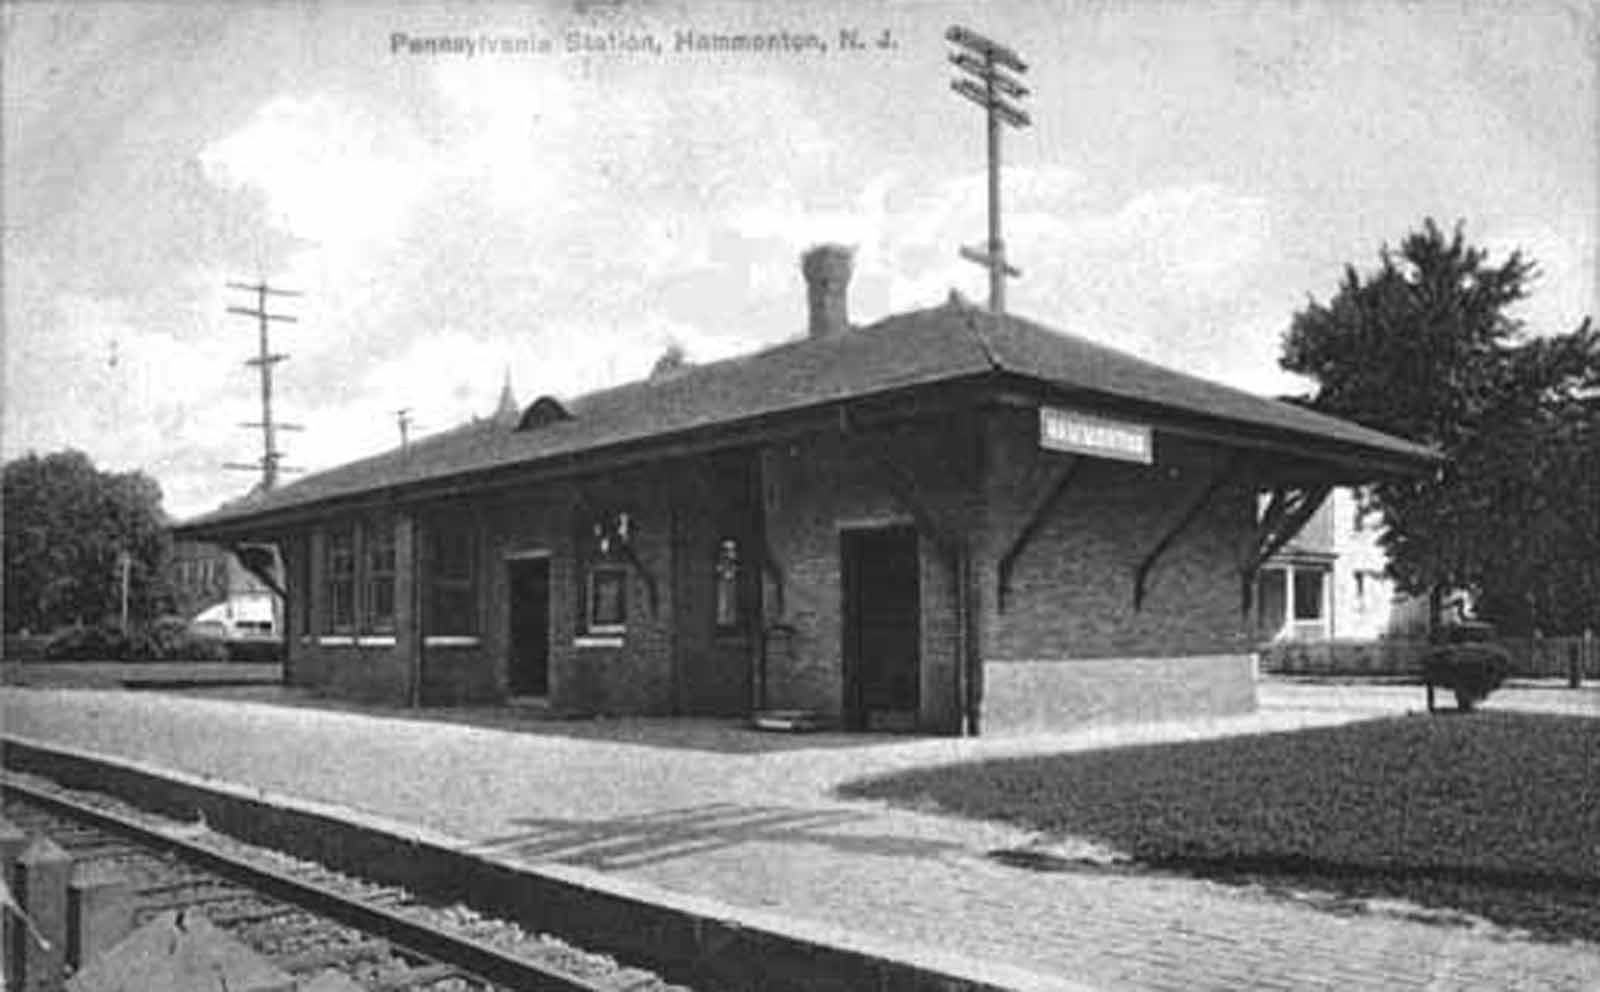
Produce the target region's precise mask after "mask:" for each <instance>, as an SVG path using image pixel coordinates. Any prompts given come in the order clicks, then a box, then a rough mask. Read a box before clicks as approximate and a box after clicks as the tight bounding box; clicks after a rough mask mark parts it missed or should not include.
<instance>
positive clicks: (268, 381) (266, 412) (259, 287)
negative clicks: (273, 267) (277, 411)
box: [227, 280, 302, 491]
mask: <svg viewBox="0 0 1600 992" xmlns="http://www.w3.org/2000/svg"><path fill="white" fill-rule="evenodd" d="M228 288H229V289H240V290H246V291H248V292H252V293H254V294H256V306H255V308H254V309H251V308H249V307H229V308H228V312H229V313H233V314H239V315H240V316H243V317H254V318H256V320H257V321H258V322H259V328H260V330H259V348H258V350H257V353H256V357H254V358H251V359H247V360H246V361H245V364H246V365H250V366H254V367H255V368H256V369H257V370H259V372H260V374H261V420H260V421H259V422H252V423H245V424H241V425H240V426H241V427H252V428H260V430H261V460H260V461H259V462H255V463H248V462H246V463H242V464H241V463H230V464H229V465H228V466H227V467H228V468H236V469H249V470H251V471H255V470H259V471H260V472H261V488H262V490H263V491H265V490H270V489H272V488H273V487H275V486H276V485H277V484H278V473H279V472H280V471H284V472H289V471H293V469H289V468H285V467H283V466H282V465H280V463H279V460H280V459H281V458H282V457H283V452H281V451H279V450H278V432H279V431H297V430H301V429H302V428H301V426H300V425H299V424H284V423H278V422H277V421H275V420H273V419H272V367H273V366H274V365H276V364H278V363H279V362H281V361H283V360H284V359H286V358H288V357H289V356H288V355H286V354H280V353H275V352H273V350H272V345H271V338H270V332H269V330H268V328H269V326H270V325H271V323H272V321H274V320H277V321H282V322H284V323H289V324H293V323H297V321H296V320H295V318H293V317H290V316H286V315H284V314H277V313H269V312H268V311H267V297H269V296H300V295H301V294H300V293H297V292H295V291H293V290H288V289H273V288H272V287H271V286H268V285H267V284H266V281H265V280H263V281H262V282H259V283H243V282H230V283H228Z"/></svg>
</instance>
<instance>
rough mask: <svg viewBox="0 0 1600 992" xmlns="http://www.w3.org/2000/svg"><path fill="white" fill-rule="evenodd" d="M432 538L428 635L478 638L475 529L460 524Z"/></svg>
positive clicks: (435, 531) (436, 530) (446, 527)
mask: <svg viewBox="0 0 1600 992" xmlns="http://www.w3.org/2000/svg"><path fill="white" fill-rule="evenodd" d="M430 535H431V546H430V554H429V575H428V625H427V632H428V633H429V634H440V635H474V634H476V633H477V632H478V596H477V591H476V589H475V588H474V582H473V576H474V574H475V570H476V560H477V555H476V554H475V553H474V547H473V546H474V542H475V540H476V534H475V532H474V531H473V529H472V528H471V527H467V526H462V525H460V524H456V525H444V526H439V527H435V528H432V529H431V532H430Z"/></svg>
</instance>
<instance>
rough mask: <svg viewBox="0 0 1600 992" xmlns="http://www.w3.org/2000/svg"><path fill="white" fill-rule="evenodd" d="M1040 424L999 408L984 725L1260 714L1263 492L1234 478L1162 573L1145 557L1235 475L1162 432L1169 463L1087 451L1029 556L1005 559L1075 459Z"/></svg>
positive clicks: (1162, 452)
mask: <svg viewBox="0 0 1600 992" xmlns="http://www.w3.org/2000/svg"><path fill="white" fill-rule="evenodd" d="M1036 418H1037V415H1036V413H1035V412H1034V411H1031V410H1010V409H1007V410H998V411H993V412H992V413H991V415H990V417H989V418H988V421H987V427H986V435H985V436H986V449H987V460H988V464H989V466H990V471H989V473H988V477H987V480H986V492H987V493H988V503H987V514H986V518H985V526H984V534H983V540H982V542H981V547H982V549H983V552H982V556H981V559H980V561H979V563H978V576H979V588H980V593H979V595H980V597H981V599H982V602H983V610H982V615H981V621H980V630H981V642H982V654H983V659H984V663H983V666H982V690H981V693H982V700H983V703H982V720H983V723H982V725H983V729H984V731H985V732H991V731H996V730H1006V729H1017V728H1022V727H1036V726H1049V727H1057V728H1060V727H1065V726H1070V725H1072V724H1074V723H1082V722H1098V721H1103V720H1117V719H1123V720H1131V719H1140V720H1142V719H1165V718H1168V717H1173V716H1198V715H1215V714H1223V713H1234V712H1241V711H1246V710H1248V709H1250V708H1253V706H1254V701H1255V689H1254V678H1253V674H1252V666H1251V663H1250V655H1249V651H1250V643H1249V636H1248V631H1247V629H1246V627H1245V625H1244V623H1243V619H1242V617H1241V614H1240V598H1239V595H1240V594H1239V581H1238V565H1239V560H1240V553H1241V550H1242V549H1243V547H1244V546H1245V544H1246V542H1247V541H1248V540H1249V538H1250V535H1251V534H1252V532H1253V515H1254V497H1253V494H1252V493H1251V491H1250V490H1249V488H1248V487H1247V486H1245V485H1243V484H1232V485H1228V486H1226V487H1224V488H1222V489H1220V490H1218V491H1217V492H1215V493H1214V494H1213V496H1212V498H1211V499H1210V500H1209V502H1208V503H1207V504H1206V505H1205V506H1204V507H1203V508H1202V509H1201V510H1200V512H1199V513H1198V515H1197V516H1196V517H1195V518H1194V519H1193V520H1192V521H1191V522H1190V524H1189V525H1188V527H1186V528H1185V529H1184V530H1183V531H1182V532H1181V533H1180V534H1179V535H1178V536H1177V537H1176V539H1175V540H1173V541H1172V542H1171V543H1170V544H1169V545H1168V546H1167V548H1166V550H1165V552H1164V553H1163V554H1162V556H1161V557H1160V558H1158V559H1157V561H1156V563H1155V565H1154V566H1153V567H1152V568H1151V570H1150V572H1149V576H1148V581H1147V585H1146V590H1145V598H1144V602H1143V605H1142V607H1141V608H1135V605H1134V577H1135V574H1136V570H1137V568H1138V565H1139V563H1140V562H1141V561H1142V560H1143V559H1144V558H1145V557H1146V556H1147V555H1148V554H1149V552H1150V551H1151V550H1152V549H1153V548H1154V547H1155V545H1156V542H1157V541H1159V540H1160V539H1161V537H1162V535H1163V534H1165V533H1167V532H1168V531H1170V530H1171V529H1172V528H1173V527H1174V525H1176V524H1177V523H1178V522H1179V520H1180V519H1181V518H1182V516H1183V514H1184V511H1185V509H1186V508H1187V507H1188V506H1189V505H1190V504H1191V503H1192V501H1193V500H1195V499H1196V498H1197V497H1198V496H1199V495H1200V494H1201V493H1202V492H1203V491H1204V489H1205V487H1206V486H1207V484H1208V482H1209V481H1210V480H1211V479H1213V478H1214V477H1215V476H1216V474H1217V473H1218V472H1219V471H1220V470H1221V469H1222V467H1223V464H1224V460H1225V453H1224V451H1223V450H1222V449H1221V448H1219V447H1218V446H1214V445H1207V444H1202V443H1199V442H1191V441H1186V440H1184V439H1180V438H1174V437H1172V436H1170V435H1166V434H1160V433H1158V434H1157V436H1156V443H1155V455H1156V462H1155V464H1154V465H1139V464H1134V463H1126V462H1117V461H1110V460H1106V459H1098V458H1085V459H1084V460H1083V461H1082V462H1081V464H1079V466H1078V467H1077V469H1076V470H1075V474H1074V475H1073V477H1072V481H1071V482H1070V483H1069V485H1068V488H1067V490H1066V492H1065V493H1064V495H1063V496H1062V497H1061V498H1060V499H1059V500H1058V501H1057V502H1056V503H1055V505H1054V506H1053V507H1051V508H1050V509H1049V510H1048V511H1047V512H1046V514H1045V515H1044V516H1043V517H1042V518H1041V519H1040V521H1039V525H1038V526H1037V528H1036V530H1035V531H1034V533H1033V535H1032V537H1031V539H1030V540H1029V541H1028V542H1027V543H1026V544H1025V546H1024V547H1023V550H1022V551H1021V553H1020V555H1019V556H1018V557H1017V558H1016V559H1015V563H1014V568H1013V571H1012V573H1011V581H1010V585H1009V589H1008V593H1007V596H1006V601H1005V608H1004V610H1002V609H1000V606H999V593H998V582H999V564H1000V561H1001V558H1002V557H1003V556H1004V555H1005V554H1006V552H1007V550H1008V549H1009V548H1010V547H1011V546H1012V544H1013V542H1014V541H1015V540H1016V538H1017V536H1018V534H1019V533H1020V532H1021V529H1022V527H1023V526H1024V523H1025V522H1026V520H1027V519H1028V517H1029V514H1030V512H1031V511H1032V510H1033V509H1034V508H1035V507H1036V506H1038V505H1039V502H1040V500H1041V498H1042V496H1043V495H1044V494H1045V493H1047V492H1049V490H1050V487H1051V484H1052V483H1053V482H1054V480H1055V479H1056V478H1057V475H1056V473H1057V472H1058V471H1059V468H1060V466H1062V465H1064V464H1067V463H1068V462H1069V459H1070V458H1071V457H1072V456H1069V455H1064V454H1060V453H1056V452H1046V451H1042V450H1041V449H1039V447H1038V444H1037V419H1036Z"/></svg>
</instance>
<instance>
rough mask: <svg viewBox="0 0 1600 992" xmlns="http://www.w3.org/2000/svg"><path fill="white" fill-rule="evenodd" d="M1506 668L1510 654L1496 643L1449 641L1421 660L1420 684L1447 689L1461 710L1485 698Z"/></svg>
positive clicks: (1509, 667) (1508, 664) (1469, 707)
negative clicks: (1453, 642) (1421, 682)
mask: <svg viewBox="0 0 1600 992" xmlns="http://www.w3.org/2000/svg"><path fill="white" fill-rule="evenodd" d="M1510 670H1511V656H1510V655H1509V654H1507V653H1506V650H1505V648H1502V647H1500V646H1499V645H1498V644H1482V643H1477V644H1471V643H1469V644H1449V645H1445V646H1443V647H1438V648H1435V649H1433V650H1432V651H1430V652H1428V654H1427V655H1425V656H1424V657H1423V659H1422V681H1423V684H1425V685H1427V686H1428V687H1429V689H1432V688H1434V687H1436V686H1437V687H1441V688H1445V689H1449V690H1450V691H1451V692H1453V693H1455V697H1456V705H1457V706H1459V707H1460V708H1461V709H1463V710H1471V709H1472V708H1473V707H1474V706H1477V705H1478V704H1479V703H1481V702H1483V701H1484V700H1485V699H1487V698H1489V693H1491V692H1493V691H1495V690H1496V689H1498V688H1500V684H1501V683H1502V682H1504V681H1505V680H1506V674H1507V673H1508V672H1510Z"/></svg>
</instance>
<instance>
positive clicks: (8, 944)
mask: <svg viewBox="0 0 1600 992" xmlns="http://www.w3.org/2000/svg"><path fill="white" fill-rule="evenodd" d="M27 846H28V835H27V834H25V833H23V832H22V829H21V828H20V827H18V826H16V825H15V824H13V823H11V822H10V821H9V820H4V819H0V882H3V883H4V884H5V886H6V890H7V891H8V892H10V893H13V895H14V894H15V892H16V886H17V872H16V868H17V858H18V857H20V856H21V854H22V850H23V848H25V847H27ZM19 934H23V935H24V939H26V937H25V934H24V927H23V926H22V921H21V920H18V919H14V918H13V917H12V914H11V911H10V910H8V909H5V908H3V907H0V987H4V988H11V987H13V986H15V985H16V983H17V952H16V943H15V941H16V939H17V936H18V935H19Z"/></svg>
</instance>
